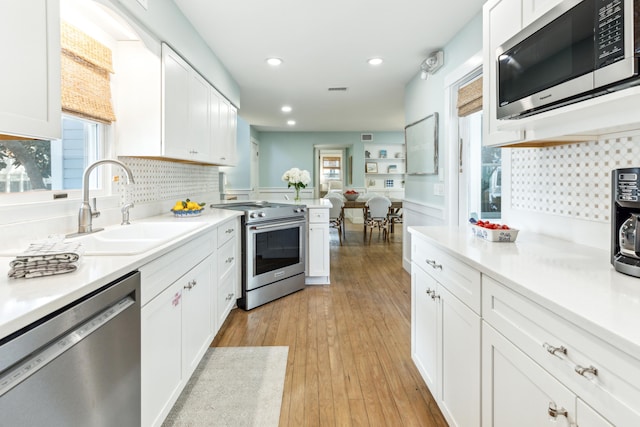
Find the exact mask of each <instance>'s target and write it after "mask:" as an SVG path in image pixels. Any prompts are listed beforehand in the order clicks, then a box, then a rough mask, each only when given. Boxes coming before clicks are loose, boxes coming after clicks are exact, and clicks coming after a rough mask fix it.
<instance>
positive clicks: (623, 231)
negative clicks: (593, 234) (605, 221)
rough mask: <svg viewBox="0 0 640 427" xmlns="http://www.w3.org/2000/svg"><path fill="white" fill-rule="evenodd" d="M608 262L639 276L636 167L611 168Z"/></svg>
mask: <svg viewBox="0 0 640 427" xmlns="http://www.w3.org/2000/svg"><path fill="white" fill-rule="evenodd" d="M611 180H612V188H613V200H612V202H611V210H612V212H611V264H613V267H614V268H615V269H616V270H617V271H619V272H621V273H625V274H628V275H631V276H635V277H640V223H639V222H640V168H625V169H616V170H614V171H613V172H612V178H611Z"/></svg>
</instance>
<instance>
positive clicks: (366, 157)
mask: <svg viewBox="0 0 640 427" xmlns="http://www.w3.org/2000/svg"><path fill="white" fill-rule="evenodd" d="M364 158H365V159H370V158H371V152H370V151H365V152H364Z"/></svg>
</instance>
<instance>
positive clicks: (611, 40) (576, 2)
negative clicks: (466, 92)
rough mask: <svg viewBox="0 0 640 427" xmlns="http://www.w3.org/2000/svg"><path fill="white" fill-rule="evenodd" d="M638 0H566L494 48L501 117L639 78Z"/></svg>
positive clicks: (519, 114) (530, 111)
mask: <svg viewBox="0 0 640 427" xmlns="http://www.w3.org/2000/svg"><path fill="white" fill-rule="evenodd" d="M639 27H640V0H565V1H563V2H562V3H560V4H559V5H557V6H556V7H554V8H553V9H551V10H550V11H549V12H547V13H546V14H545V15H543V16H541V17H540V18H539V19H538V20H536V21H535V22H533V23H532V24H531V25H529V26H527V27H526V28H524V29H523V30H522V31H521V32H520V33H518V34H517V35H516V36H515V37H513V38H511V39H510V40H508V41H507V42H506V43H504V44H503V45H502V46H500V47H498V49H497V51H496V60H497V64H496V70H497V76H496V78H497V88H498V89H497V90H498V93H497V102H496V104H497V109H498V111H497V118H498V119H518V118H522V117H526V116H530V115H532V114H537V113H540V112H542V111H546V110H549V109H552V108H557V107H560V106H563V105H567V104H570V103H574V102H578V101H581V100H584V99H587V98H592V97H595V96H599V95H604V94H606V93H608V92H612V91H615V90H620V89H623V88H626V87H629V86H633V85H637V84H640V78H639V76H638V71H639V70H638V67H639V60H640V29H639Z"/></svg>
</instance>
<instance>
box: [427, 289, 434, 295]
mask: <svg viewBox="0 0 640 427" xmlns="http://www.w3.org/2000/svg"><path fill="white" fill-rule="evenodd" d="M435 293H436V291H433V290H431V288H427V295H429V296H433V294H435Z"/></svg>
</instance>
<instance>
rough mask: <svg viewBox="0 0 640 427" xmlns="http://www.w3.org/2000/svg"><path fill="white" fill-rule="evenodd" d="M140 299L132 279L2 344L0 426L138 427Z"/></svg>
mask: <svg viewBox="0 0 640 427" xmlns="http://www.w3.org/2000/svg"><path fill="white" fill-rule="evenodd" d="M16 286H19V285H16ZM139 296H140V273H139V272H137V271H136V272H133V273H130V274H128V275H126V276H124V277H122V278H120V279H118V280H117V281H115V282H113V283H110V284H109V285H106V286H104V287H102V288H101V289H98V290H97V291H95V292H93V293H91V294H90V295H87V296H85V297H83V298H81V299H80V300H78V301H75V302H73V303H72V304H69V305H68V306H66V307H63V308H62V309H60V310H58V311H57V312H55V313H52V314H51V315H49V316H47V317H45V318H43V319H40V320H39V321H37V322H34V323H33V324H31V325H29V326H27V327H25V328H23V329H22V330H20V331H18V332H16V333H14V334H12V335H10V336H8V337H6V338H4V339H2V340H1V341H0V425H2V426H5V425H6V426H29V427H32V426H65V427H67V426H91V427H97V426H136V427H139V426H140V299H139Z"/></svg>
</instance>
